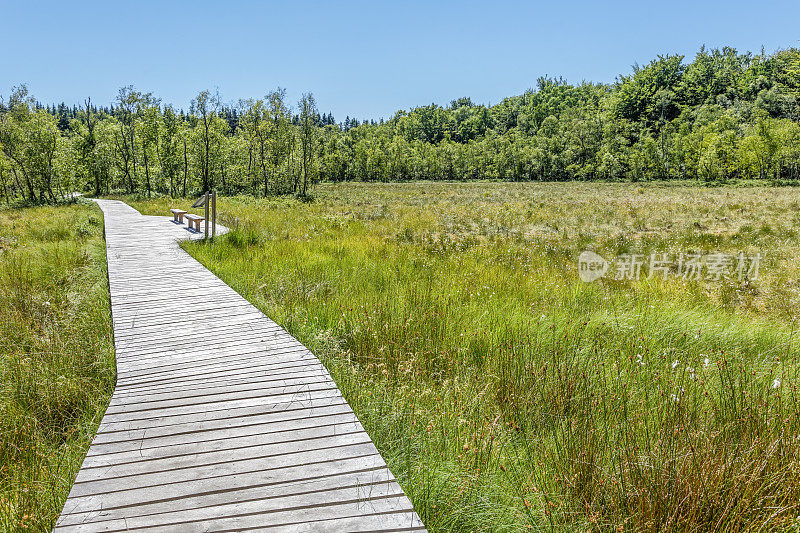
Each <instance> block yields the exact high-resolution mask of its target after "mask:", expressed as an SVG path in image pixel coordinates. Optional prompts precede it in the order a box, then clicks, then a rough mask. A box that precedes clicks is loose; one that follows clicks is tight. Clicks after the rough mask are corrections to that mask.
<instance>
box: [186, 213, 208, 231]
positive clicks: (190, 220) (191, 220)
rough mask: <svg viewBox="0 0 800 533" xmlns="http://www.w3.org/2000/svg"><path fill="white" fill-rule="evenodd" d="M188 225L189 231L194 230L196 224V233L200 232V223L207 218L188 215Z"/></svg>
mask: <svg viewBox="0 0 800 533" xmlns="http://www.w3.org/2000/svg"><path fill="white" fill-rule="evenodd" d="M186 220H187V223H188V224H189V229H191V228H192V224H194V229H195V231H200V223H201V222H202V221H204V220H205V218H203V217H201V216H199V215H186Z"/></svg>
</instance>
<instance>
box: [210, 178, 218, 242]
mask: <svg viewBox="0 0 800 533" xmlns="http://www.w3.org/2000/svg"><path fill="white" fill-rule="evenodd" d="M216 236H217V191H216V190H213V191H211V240H212V241H213V240H214V237H216Z"/></svg>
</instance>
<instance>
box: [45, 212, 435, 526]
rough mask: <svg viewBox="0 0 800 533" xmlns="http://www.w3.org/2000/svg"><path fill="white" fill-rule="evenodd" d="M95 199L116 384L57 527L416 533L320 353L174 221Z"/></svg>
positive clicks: (406, 504) (403, 500) (415, 521)
mask: <svg viewBox="0 0 800 533" xmlns="http://www.w3.org/2000/svg"><path fill="white" fill-rule="evenodd" d="M97 203H98V204H99V205H100V207H101V208H102V210H103V213H104V214H105V229H106V248H107V254H108V277H109V285H110V290H111V310H112V314H113V317H114V341H115V345H116V357H117V387H116V390H115V391H114V395H113V396H112V398H111V403H110V405H109V407H108V410H107V411H106V413H105V416H104V417H103V420H102V422H101V423H100V428H99V429H98V432H97V436H96V437H95V439H94V440H93V442H92V445H91V448H90V449H89V452H88V454H87V456H86V459H85V460H84V461H83V465H82V466H81V470H80V472H79V473H78V476H77V478H76V480H75V484H74V485H73V487H72V490H71V491H70V493H69V497H68V498H67V502H66V504H65V505H64V510H63V511H62V514H61V516H60V518H59V520H58V524H57V526H56V531H59V532H62V531H63V532H68V531H69V532H73V531H75V532H78V531H86V532H88V531H91V532H96V531H120V532H122V531H142V530H149V531H248V530H258V531H280V532H282V533H284V532H287V533H291V532H300V531H304V532H305V531H325V532H345V531H383V532H388V531H424V527H423V525H422V522H420V520H419V517H418V516H417V514H416V513H415V512H414V509H413V507H412V506H411V502H410V501H409V500H408V498H407V497H406V495H405V494H404V493H403V490H402V489H401V488H400V486H399V485H398V484H397V482H396V481H395V480H394V477H393V476H392V473H391V472H390V471H389V469H388V468H387V466H386V463H385V462H384V461H383V459H382V458H381V456H380V454H379V453H378V450H377V449H376V448H375V445H374V444H373V443H372V441H371V440H370V438H369V436H368V435H367V434H366V433H365V432H364V429H363V428H362V427H361V424H359V422H358V420H357V418H356V416H355V415H354V414H353V411H352V410H351V409H350V406H349V405H348V404H347V402H346V401H345V399H344V398H343V397H342V395H341V393H340V392H339V390H338V389H337V387H336V384H335V383H334V382H333V380H332V379H331V377H330V376H329V375H328V372H327V371H326V370H325V368H324V367H323V366H322V364H321V363H320V362H319V360H318V359H317V358H316V357H315V356H314V355H313V354H312V353H311V352H309V351H308V350H307V349H306V348H305V347H304V346H303V345H302V344H300V343H299V342H298V341H297V340H295V339H294V338H293V337H292V336H290V335H289V334H288V333H286V331H284V330H283V329H281V328H280V327H279V326H278V325H277V324H275V323H274V322H273V321H272V320H270V319H269V318H267V317H266V316H265V315H264V314H262V313H261V312H260V311H259V310H258V309H256V308H255V307H253V306H252V305H251V304H250V303H248V302H247V301H246V300H245V299H244V298H242V297H241V296H239V294H237V293H236V292H235V291H234V290H233V289H231V288H230V287H228V286H227V285H226V284H225V283H223V282H222V281H221V280H220V279H219V278H217V277H216V276H214V274H212V273H211V272H209V271H208V270H207V269H206V268H204V267H203V266H202V265H201V264H200V263H198V262H197V261H195V260H194V259H192V258H191V257H190V256H189V255H188V254H187V253H186V252H184V251H183V250H181V249H180V247H179V246H178V240H179V239H181V238H187V237H188V236H189V235H190V234H189V232H188V231H187V230H186V226H185V225H177V224H174V223H173V222H172V219H171V217H148V216H142V215H141V214H139V212H138V211H136V210H135V209H133V208H131V207H130V206H128V205H126V204H125V203H123V202H118V201H113V200H98V201H97Z"/></svg>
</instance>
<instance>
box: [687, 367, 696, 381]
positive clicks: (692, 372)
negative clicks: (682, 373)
mask: <svg viewBox="0 0 800 533" xmlns="http://www.w3.org/2000/svg"><path fill="white" fill-rule="evenodd" d="M686 371H687V372H689V377H690V378H692V379H694V368H692V367H690V366H687V367H686Z"/></svg>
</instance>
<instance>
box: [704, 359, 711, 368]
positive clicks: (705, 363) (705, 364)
mask: <svg viewBox="0 0 800 533" xmlns="http://www.w3.org/2000/svg"><path fill="white" fill-rule="evenodd" d="M709 363H710V361H709V360H708V357H706V358H705V359H703V366H705V367H708V365H709Z"/></svg>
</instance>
